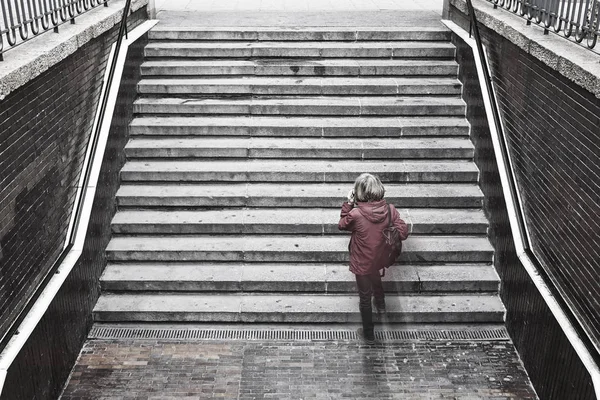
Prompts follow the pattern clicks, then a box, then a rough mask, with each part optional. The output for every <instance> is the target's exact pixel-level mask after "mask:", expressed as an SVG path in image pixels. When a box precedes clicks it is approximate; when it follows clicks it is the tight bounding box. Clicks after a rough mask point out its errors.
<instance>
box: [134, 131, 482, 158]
mask: <svg viewBox="0 0 600 400" xmlns="http://www.w3.org/2000/svg"><path fill="white" fill-rule="evenodd" d="M125 154H126V155H127V157H128V159H133V158H169V159H170V158H330V159H337V158H342V159H347V160H350V159H356V160H369V159H397V158H402V159H413V158H415V159H418V158H426V159H432V158H446V159H454V158H457V159H472V158H473V154H474V148H473V144H472V142H471V141H470V140H469V139H468V138H425V139H421V138H418V139H417V138H401V139H347V138H343V139H342V138H336V139H328V138H291V139H286V138H250V139H247V138H200V137H196V138H173V139H171V138H139V137H136V138H133V139H131V140H130V141H129V143H127V145H126V147H125Z"/></svg>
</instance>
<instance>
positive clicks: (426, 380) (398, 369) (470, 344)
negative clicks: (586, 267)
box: [62, 339, 536, 400]
mask: <svg viewBox="0 0 600 400" xmlns="http://www.w3.org/2000/svg"><path fill="white" fill-rule="evenodd" d="M209 398H226V399H345V398H348V399H365V398H370V399H461V400H472V399H535V398H536V396H535V393H534V391H533V389H532V388H531V386H530V383H529V380H528V377H527V375H526V373H525V371H524V369H523V367H522V365H521V363H520V360H519V359H518V356H517V354H516V352H515V350H514V347H513V345H512V343H511V342H510V341H506V340H500V341H497V340H496V341H423V340H414V341H406V342H403V343H383V344H377V345H376V346H371V347H370V346H363V345H361V344H359V343H358V342H355V341H312V342H298V341H296V342H290V341H239V340H230V341H215V340H210V341H208V340H205V341H200V340H196V341H187V342H186V341H169V340H131V339H127V340H90V341H88V342H87V343H86V345H85V346H84V348H83V350H82V352H81V356H80V359H79V361H78V362H77V365H76V366H75V368H74V370H73V374H72V377H71V380H70V382H69V383H68V385H67V387H66V389H65V391H64V394H63V396H62V399H63V400H75V399H123V400H126V399H188V400H190V399H209Z"/></svg>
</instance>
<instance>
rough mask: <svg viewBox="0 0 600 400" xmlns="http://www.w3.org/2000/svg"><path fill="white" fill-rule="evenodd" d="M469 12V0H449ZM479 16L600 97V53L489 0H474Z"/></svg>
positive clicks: (496, 30) (515, 42)
mask: <svg viewBox="0 0 600 400" xmlns="http://www.w3.org/2000/svg"><path fill="white" fill-rule="evenodd" d="M449 2H450V4H451V5H453V6H454V7H456V8H457V9H458V10H459V11H461V12H462V13H464V14H465V15H468V11H467V3H466V1H465V0H449ZM473 7H474V8H475V16H476V17H477V20H478V21H479V22H480V23H481V24H482V25H484V26H486V27H487V28H489V29H491V30H493V31H495V32H497V33H498V34H499V35H501V36H503V37H505V38H506V39H508V40H509V41H510V42H512V43H513V44H515V45H516V46H518V47H519V48H521V49H522V50H523V51H525V52H527V53H529V54H531V55H532V56H533V57H535V58H537V59H538V60H540V61H541V62H543V63H544V64H546V65H547V66H549V67H550V68H552V69H554V70H555V71H557V72H559V73H560V74H561V75H563V76H565V77H566V78H568V79H569V80H571V81H573V82H575V83H576V84H577V85H579V86H581V87H582V88H584V89H585V90H587V91H589V92H590V93H593V94H594V95H595V96H596V97H597V98H600V54H597V53H595V52H593V51H590V50H588V49H586V48H583V47H581V46H580V45H578V44H575V43H573V42H571V41H569V40H568V39H566V38H564V37H559V36H558V35H555V34H552V33H550V34H548V35H544V31H543V28H542V27H540V26H537V25H535V24H534V23H532V24H531V25H529V26H527V25H526V21H525V19H523V18H521V17H520V16H518V15H516V14H513V13H512V12H510V11H507V10H504V9H502V8H500V7H499V8H497V9H494V7H493V4H492V3H490V2H488V1H485V0H473Z"/></svg>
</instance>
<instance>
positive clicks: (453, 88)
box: [138, 75, 461, 96]
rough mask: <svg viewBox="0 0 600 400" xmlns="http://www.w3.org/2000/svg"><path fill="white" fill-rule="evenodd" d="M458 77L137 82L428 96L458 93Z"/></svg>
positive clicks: (166, 87)
mask: <svg viewBox="0 0 600 400" xmlns="http://www.w3.org/2000/svg"><path fill="white" fill-rule="evenodd" d="M460 90H461V84H460V82H459V81H458V80H457V79H455V78H454V79H453V78H446V77H439V78H423V77H411V78H405V77H403V78H398V77H381V76H379V77H370V78H365V77H303V78H299V77H273V76H271V77H265V76H245V77H238V76H235V75H233V76H231V77H229V78H221V77H218V78H217V77H212V78H202V79H200V78H187V79H185V78H164V77H160V78H158V77H157V78H145V79H142V80H141V81H140V82H139V83H138V92H140V93H141V94H167V93H168V94H174V93H190V94H219V93H221V94H222V93H229V94H257V95H269V94H282V95H299V94H315V95H319V94H323V95H339V94H344V95H346V94H354V95H388V96H389V95H398V94H409V95H427V94H440V95H443V94H459V93H460Z"/></svg>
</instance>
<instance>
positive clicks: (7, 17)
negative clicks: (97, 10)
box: [0, 0, 108, 61]
mask: <svg viewBox="0 0 600 400" xmlns="http://www.w3.org/2000/svg"><path fill="white" fill-rule="evenodd" d="M107 3H108V0H0V61H2V54H3V53H4V52H5V51H6V50H5V49H4V46H5V42H6V44H7V46H8V48H9V49H10V48H13V47H16V46H18V45H19V44H22V43H24V42H26V41H27V40H30V39H32V38H34V37H36V36H37V35H39V34H41V33H44V32H48V31H50V30H52V31H54V32H58V27H59V26H60V25H62V24H64V23H66V22H70V23H72V24H74V23H75V18H76V17H77V16H79V15H81V14H83V13H85V12H87V11H89V10H91V9H92V8H94V7H97V6H99V5H100V4H104V6H105V7H106V6H108V4H107Z"/></svg>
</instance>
